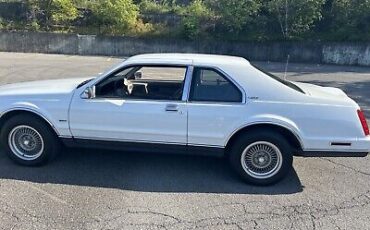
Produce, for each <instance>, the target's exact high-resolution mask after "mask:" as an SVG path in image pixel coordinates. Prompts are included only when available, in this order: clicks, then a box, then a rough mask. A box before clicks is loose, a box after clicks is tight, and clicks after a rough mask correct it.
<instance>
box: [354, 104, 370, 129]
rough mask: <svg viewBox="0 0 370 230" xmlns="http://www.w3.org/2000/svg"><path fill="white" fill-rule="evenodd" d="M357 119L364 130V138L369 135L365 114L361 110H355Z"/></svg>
mask: <svg viewBox="0 0 370 230" xmlns="http://www.w3.org/2000/svg"><path fill="white" fill-rule="evenodd" d="M357 114H358V118H359V119H360V122H361V125H362V129H363V130H364V133H365V136H367V135H369V134H370V132H369V126H367V122H366V118H365V114H364V112H363V111H362V110H360V109H359V110H357Z"/></svg>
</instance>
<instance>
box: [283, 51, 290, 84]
mask: <svg viewBox="0 0 370 230" xmlns="http://www.w3.org/2000/svg"><path fill="white" fill-rule="evenodd" d="M289 58H290V55H289V54H288V56H287V58H286V64H285V72H284V80H286V73H287V72H288V65H289Z"/></svg>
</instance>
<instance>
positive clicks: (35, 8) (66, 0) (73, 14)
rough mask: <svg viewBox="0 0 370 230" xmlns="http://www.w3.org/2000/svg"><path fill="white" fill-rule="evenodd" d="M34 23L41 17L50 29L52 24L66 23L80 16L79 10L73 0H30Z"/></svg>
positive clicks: (29, 4)
mask: <svg viewBox="0 0 370 230" xmlns="http://www.w3.org/2000/svg"><path fill="white" fill-rule="evenodd" d="M27 3H28V7H29V9H30V12H31V21H32V23H36V24H37V23H38V22H37V20H38V19H39V18H40V17H41V18H42V19H43V20H41V21H43V23H44V25H45V27H46V28H47V29H48V28H49V27H50V26H51V25H52V24H62V25H66V24H68V23H69V22H71V21H73V20H74V19H76V18H77V17H78V10H77V8H76V7H75V5H74V3H73V1H71V0H29V1H28V2H27Z"/></svg>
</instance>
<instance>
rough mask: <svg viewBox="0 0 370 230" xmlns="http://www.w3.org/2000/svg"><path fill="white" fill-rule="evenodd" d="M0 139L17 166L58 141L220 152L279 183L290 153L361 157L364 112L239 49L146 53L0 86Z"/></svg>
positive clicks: (243, 172)
mask: <svg viewBox="0 0 370 230" xmlns="http://www.w3.org/2000/svg"><path fill="white" fill-rule="evenodd" d="M0 129H1V134H0V140H1V147H2V148H3V149H4V151H5V152H6V153H7V155H8V156H9V157H10V158H11V159H13V160H14V161H16V162H17V163H20V164H23V165H40V164H44V163H46V162H48V161H50V160H51V159H52V158H53V157H54V156H55V155H56V154H57V153H58V151H60V147H61V146H62V144H64V145H66V146H72V147H73V146H78V147H89V148H109V149H119V150H128V151H151V152H168V153H183V154H202V155H212V156H225V159H228V160H229V161H230V163H231V165H232V167H233V168H234V169H235V170H236V172H238V173H239V175H240V176H241V177H242V178H243V179H244V180H245V181H247V182H249V183H254V184H260V185H266V184H271V183H274V182H277V181H279V180H280V179H282V178H283V177H284V176H285V175H286V174H287V173H288V171H289V170H290V169H291V168H292V161H293V155H297V156H326V157H331V156H333V157H341V156H348V157H364V156H366V155H367V153H368V152H369V151H370V136H369V128H368V126H367V123H366V119H365V116H364V113H363V112H362V111H361V109H360V107H359V106H358V105H357V104H356V103H355V102H354V101H353V100H351V99H350V98H349V97H348V96H347V95H346V94H345V93H344V92H343V91H342V90H340V89H337V88H331V87H320V86H316V85H312V84H306V83H298V82H291V81H286V80H283V79H280V78H278V77H276V76H273V75H271V74H269V73H266V72H264V71H262V70H259V69H257V68H256V67H254V66H253V65H252V64H250V63H249V62H248V61H247V60H245V59H243V58H240V57H231V56H216V55H199V54H146V55H138V56H134V57H131V58H128V59H127V60H125V61H123V62H122V63H120V64H119V65H117V66H115V67H113V68H112V69H111V70H109V71H107V72H106V73H103V74H102V75H100V76H98V77H96V78H93V79H63V80H47V81H35V82H27V83H17V84H9V85H3V86H0Z"/></svg>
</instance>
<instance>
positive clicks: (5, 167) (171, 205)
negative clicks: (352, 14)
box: [0, 53, 370, 230]
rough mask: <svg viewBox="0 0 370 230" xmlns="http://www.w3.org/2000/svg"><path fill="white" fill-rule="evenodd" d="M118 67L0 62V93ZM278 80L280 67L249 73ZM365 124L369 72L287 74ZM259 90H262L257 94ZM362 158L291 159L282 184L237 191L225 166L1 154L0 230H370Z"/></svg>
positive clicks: (148, 158) (187, 159)
mask: <svg viewBox="0 0 370 230" xmlns="http://www.w3.org/2000/svg"><path fill="white" fill-rule="evenodd" d="M120 61H121V59H117V58H111V57H81V56H68V55H46V54H20V53H0V84H7V83H13V82H21V81H29V80H39V79H50V78H73V77H85V76H96V75H97V74H98V73H100V72H103V71H104V70H106V69H107V68H109V67H110V66H112V65H114V64H116V63H118V62H120ZM255 64H256V65H258V66H260V67H262V68H264V69H266V70H268V71H271V72H273V73H276V74H277V75H279V76H282V77H284V75H285V73H284V69H285V64H284V63H255ZM286 78H287V79H290V80H296V81H303V82H310V83H315V84H319V85H325V86H333V87H339V88H341V89H343V90H344V91H345V92H346V93H348V94H349V96H350V97H352V98H353V99H354V100H355V101H357V102H358V103H359V104H360V105H361V106H362V107H363V109H364V110H365V112H366V115H367V117H368V118H370V68H365V67H348V66H327V65H313V64H289V66H288V72H287V74H286ZM261 87H263V86H262V85H261ZM369 165H370V157H366V158H299V157H296V158H294V170H293V171H291V172H290V174H289V175H288V177H287V178H286V179H285V180H283V181H282V182H280V183H278V184H276V185H273V186H269V187H258V186H252V185H248V184H244V183H243V182H242V181H241V180H239V178H238V177H237V176H236V175H235V174H234V173H233V171H232V170H231V169H230V167H229V166H228V164H227V163H226V162H224V161H223V159H218V158H211V157H197V156H179V155H168V154H167V155H163V154H144V153H122V152H115V151H102V150H94V149H90V150H79V149H65V150H64V151H63V152H62V154H60V156H59V157H58V158H57V159H56V160H55V161H53V162H52V163H50V164H49V165H46V166H43V167H22V166H18V165H15V164H13V163H12V162H11V161H10V160H8V158H7V157H6V156H5V155H4V154H3V152H1V150H0V228H1V229H212V230H213V229H361V230H362V229H369V228H370V227H369V226H370V184H369V179H370V167H369Z"/></svg>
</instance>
